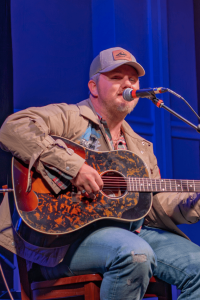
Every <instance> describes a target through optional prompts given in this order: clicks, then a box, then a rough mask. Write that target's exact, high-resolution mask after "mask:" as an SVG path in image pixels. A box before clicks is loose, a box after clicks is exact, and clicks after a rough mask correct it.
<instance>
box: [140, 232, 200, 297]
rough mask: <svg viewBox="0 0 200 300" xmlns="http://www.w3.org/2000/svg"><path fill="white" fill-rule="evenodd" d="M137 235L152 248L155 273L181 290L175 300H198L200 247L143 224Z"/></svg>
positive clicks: (199, 290)
mask: <svg viewBox="0 0 200 300" xmlns="http://www.w3.org/2000/svg"><path fill="white" fill-rule="evenodd" d="M139 236H140V237H141V238H142V239H144V240H145V241H146V242H147V243H148V244H149V245H150V246H151V247H152V249H153V250H154V252H155V254H156V257H157V268H155V269H154V273H153V274H154V276H157V277H158V278H160V279H162V280H163V281H166V282H168V283H170V284H173V285H176V287H177V288H178V289H180V290H181V294H180V296H179V297H178V300H186V299H187V300H197V299H200V247H199V246H198V245H196V244H194V243H192V242H191V241H189V240H187V239H185V238H183V237H181V236H179V235H177V234H174V233H171V232H167V231H163V230H159V229H154V228H148V227H143V229H142V230H141V233H140V234H139Z"/></svg>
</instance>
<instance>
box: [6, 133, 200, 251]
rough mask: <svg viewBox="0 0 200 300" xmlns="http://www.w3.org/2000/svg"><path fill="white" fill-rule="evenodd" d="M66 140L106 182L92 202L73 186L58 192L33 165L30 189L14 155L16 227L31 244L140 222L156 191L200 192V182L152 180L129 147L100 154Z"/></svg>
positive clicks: (66, 241) (49, 243)
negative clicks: (114, 224) (110, 224)
mask: <svg viewBox="0 0 200 300" xmlns="http://www.w3.org/2000/svg"><path fill="white" fill-rule="evenodd" d="M54 138H57V137H54ZM61 139H62V140H63V141H64V142H65V144H66V145H67V147H69V148H71V149H73V150H74V152H75V153H77V154H78V155H80V156H81V157H83V158H84V159H85V161H86V163H87V164H88V165H90V166H92V167H93V168H94V169H95V170H97V171H98V173H99V174H100V176H101V178H102V180H103V183H104V186H103V189H102V190H101V191H100V192H99V193H98V194H97V195H96V198H95V199H93V200H92V199H89V198H86V197H84V196H83V195H82V194H81V193H80V192H78V191H77V189H76V188H75V187H74V186H73V185H70V186H69V187H68V188H67V189H66V190H63V191H61V192H60V193H59V194H57V195H56V194H55V193H54V192H53V191H52V189H51V188H50V186H48V184H47V183H46V182H45V181H44V179H43V178H42V176H41V175H40V174H39V173H37V172H36V171H35V170H34V169H33V170H32V171H31V178H32V187H31V191H30V192H28V193H27V192H26V186H27V177H28V165H26V164H24V163H23V162H22V161H20V160H19V159H17V158H13V161H12V180H13V188H14V203H15V210H14V214H13V218H12V221H13V226H14V228H15V230H16V232H17V233H18V234H19V235H20V236H21V237H22V238H23V239H24V240H25V241H27V242H29V243H31V244H34V245H37V246H41V247H56V246H62V245H65V244H69V243H71V242H72V241H73V240H74V239H75V238H77V236H80V235H82V234H84V232H87V231H88V230H90V228H91V225H92V224H93V225H94V222H100V221H101V222H102V224H103V223H105V222H106V220H110V222H111V221H120V222H136V221H139V220H141V219H142V218H143V217H144V216H145V215H146V214H148V212H149V210H150V208H151V205H152V193H153V192H169V191H170V192H186V191H189V192H200V181H199V180H176V179H150V178H149V173H148V169H147V167H146V165H145V163H144V162H143V160H142V159H141V158H140V157H139V156H137V155H136V154H134V153H132V152H130V151H125V150H116V151H111V152H96V151H93V150H90V149H87V148H84V147H82V146H80V145H78V144H76V143H73V142H71V141H69V140H66V139H63V138H61Z"/></svg>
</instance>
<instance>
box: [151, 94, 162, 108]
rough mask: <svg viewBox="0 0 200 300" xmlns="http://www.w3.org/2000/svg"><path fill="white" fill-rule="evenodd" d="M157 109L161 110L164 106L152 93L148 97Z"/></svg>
mask: <svg viewBox="0 0 200 300" xmlns="http://www.w3.org/2000/svg"><path fill="white" fill-rule="evenodd" d="M148 99H150V100H151V101H152V102H153V103H154V104H155V105H156V106H157V107H158V108H161V107H162V106H163V105H164V102H163V100H160V99H158V98H157V97H156V95H155V93H152V94H151V96H149V97H148Z"/></svg>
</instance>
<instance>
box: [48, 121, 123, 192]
mask: <svg viewBox="0 0 200 300" xmlns="http://www.w3.org/2000/svg"><path fill="white" fill-rule="evenodd" d="M98 117H99V119H100V121H101V123H102V124H103V126H104V128H105V132H106V135H107V138H108V140H109V142H110V144H111V147H112V149H113V150H127V146H126V141H125V138H124V134H123V133H122V132H121V136H120V137H119V139H118V141H117V143H115V145H116V149H114V143H113V140H112V136H111V133H110V130H109V128H108V125H107V122H106V121H105V120H103V119H102V118H101V116H100V115H98ZM44 167H45V171H46V173H47V175H48V176H49V178H51V180H52V181H53V182H54V183H56V184H57V186H59V188H60V189H62V190H65V189H66V188H67V187H68V186H69V184H70V180H71V179H72V177H71V176H69V175H67V174H66V173H64V172H62V171H60V170H59V169H57V168H55V167H52V166H50V165H47V164H45V165H44Z"/></svg>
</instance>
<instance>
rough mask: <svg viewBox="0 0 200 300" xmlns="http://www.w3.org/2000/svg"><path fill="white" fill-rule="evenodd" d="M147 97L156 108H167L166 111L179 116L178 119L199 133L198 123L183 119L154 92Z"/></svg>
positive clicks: (199, 126)
mask: <svg viewBox="0 0 200 300" xmlns="http://www.w3.org/2000/svg"><path fill="white" fill-rule="evenodd" d="M147 98H148V99H150V100H151V101H152V102H153V103H154V104H155V105H156V106H157V107H158V108H164V109H165V110H167V111H168V112H170V113H171V114H172V115H174V116H175V117H177V118H179V119H180V120H182V121H183V122H185V123H186V124H188V125H189V126H191V127H192V128H194V129H196V131H197V132H198V133H200V124H198V125H197V126H196V125H194V124H193V123H191V122H190V121H188V120H187V119H185V118H184V117H182V116H181V115H179V114H177V113H176V112H175V111H174V110H172V109H171V108H169V107H168V106H166V105H165V104H164V102H163V100H160V99H158V98H157V97H156V95H155V94H154V93H152V94H151V96H149V97H147Z"/></svg>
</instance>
